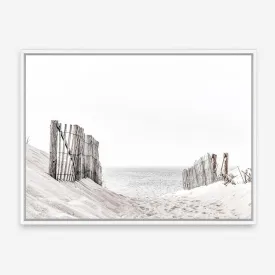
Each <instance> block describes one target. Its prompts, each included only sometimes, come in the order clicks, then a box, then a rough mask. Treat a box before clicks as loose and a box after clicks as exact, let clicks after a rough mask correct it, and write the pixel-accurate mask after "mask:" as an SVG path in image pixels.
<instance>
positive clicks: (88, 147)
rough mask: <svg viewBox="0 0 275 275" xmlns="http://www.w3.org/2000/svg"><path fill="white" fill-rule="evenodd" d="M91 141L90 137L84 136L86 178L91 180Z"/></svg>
mask: <svg viewBox="0 0 275 275" xmlns="http://www.w3.org/2000/svg"><path fill="white" fill-rule="evenodd" d="M92 141H93V137H92V136H91V135H86V142H87V143H86V152H85V155H86V177H88V178H90V179H92V161H93V157H92V145H93V144H92Z"/></svg>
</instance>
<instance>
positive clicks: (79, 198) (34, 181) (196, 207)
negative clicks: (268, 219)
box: [26, 145, 251, 220]
mask: <svg viewBox="0 0 275 275" xmlns="http://www.w3.org/2000/svg"><path fill="white" fill-rule="evenodd" d="M47 171H48V154H47V153H45V152H43V151H41V150H38V149H36V148H35V147H32V146H30V145H27V148H26V218H27V219H28V220H32V219H250V217H251V184H237V185H228V186H224V184H223V183H222V182H216V183H214V184H211V185H209V186H203V187H198V188H195V189H193V190H182V191H179V192H177V193H173V194H167V195H164V196H162V197H159V198H155V199H140V198H129V197H126V196H123V195H119V194H116V193H114V192H112V191H110V190H108V189H106V188H103V187H101V186H99V185H97V184H96V183H94V182H93V181H92V180H90V179H83V180H81V181H79V182H74V183H73V182H58V181H56V180H54V179H53V178H51V177H50V176H49V175H48V174H47Z"/></svg>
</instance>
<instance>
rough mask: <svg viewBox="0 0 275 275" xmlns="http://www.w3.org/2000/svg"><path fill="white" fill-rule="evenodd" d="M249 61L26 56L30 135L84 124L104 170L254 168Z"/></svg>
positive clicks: (35, 140)
mask: <svg viewBox="0 0 275 275" xmlns="http://www.w3.org/2000/svg"><path fill="white" fill-rule="evenodd" d="M250 58H251V57H250V56H179V55H176V56H171V55H170V56H167V55H166V56H163V55H162V56H129V55H127V56H117V55H116V56H91V55H90V56H87V55H83V56H37V55H35V56H27V63H26V64H27V65H26V76H27V78H26V134H27V136H29V137H30V144H31V145H33V146H35V147H37V148H39V149H42V150H45V151H47V152H48V150H49V135H50V130H49V129H50V128H49V126H50V121H51V120H53V119H55V120H59V121H60V122H61V123H68V124H78V125H79V126H81V127H83V128H84V129H85V133H86V134H91V135H93V136H94V137H95V138H96V139H97V140H98V141H99V142H100V145H99V153H100V160H101V163H102V165H103V167H104V166H167V165H169V166H174V165H176V166H186V165H191V164H193V162H194V161H195V160H196V159H198V158H199V157H200V156H202V155H204V154H205V153H206V152H213V153H215V152H216V153H220V152H228V153H229V157H230V165H245V166H249V167H250V162H251V61H250Z"/></svg>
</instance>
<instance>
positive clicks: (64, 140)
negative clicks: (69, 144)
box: [60, 124, 67, 180]
mask: <svg viewBox="0 0 275 275" xmlns="http://www.w3.org/2000/svg"><path fill="white" fill-rule="evenodd" d="M66 130H67V124H65V125H64V136H63V146H62V147H61V148H62V160H61V169H60V180H62V177H63V175H64V173H65V172H64V170H63V168H64V154H65V143H66ZM60 134H61V133H60Z"/></svg>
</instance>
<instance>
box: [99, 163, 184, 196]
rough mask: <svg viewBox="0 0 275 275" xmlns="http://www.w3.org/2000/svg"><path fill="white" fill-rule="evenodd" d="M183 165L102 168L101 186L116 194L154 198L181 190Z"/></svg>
mask: <svg viewBox="0 0 275 275" xmlns="http://www.w3.org/2000/svg"><path fill="white" fill-rule="evenodd" d="M182 170H183V167H145V168H144V167H131V168H129V167H127V168H122V167H119V168H103V186H104V187H106V188H108V189H109V190H112V191H114V192H116V193H118V194H122V195H125V196H129V197H136V198H155V197H159V196H162V195H164V194H167V193H173V192H177V191H179V190H183V185H182Z"/></svg>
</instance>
